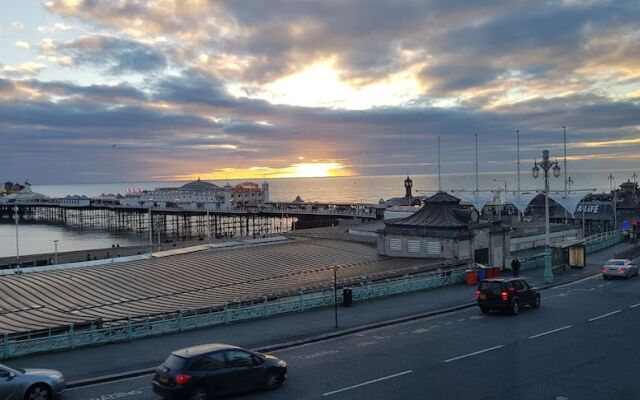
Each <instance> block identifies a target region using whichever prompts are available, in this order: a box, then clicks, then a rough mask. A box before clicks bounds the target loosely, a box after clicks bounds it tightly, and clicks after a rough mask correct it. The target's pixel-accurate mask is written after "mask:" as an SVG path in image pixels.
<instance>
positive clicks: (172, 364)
mask: <svg viewBox="0 0 640 400" xmlns="http://www.w3.org/2000/svg"><path fill="white" fill-rule="evenodd" d="M185 361H186V360H185V359H184V358H182V357H178V356H176V355H173V354H171V355H170V356H169V358H167V359H166V360H165V362H164V363H163V364H162V366H163V367H166V368H168V369H169V370H171V371H177V370H179V369H181V368H182V367H183V366H184V364H185Z"/></svg>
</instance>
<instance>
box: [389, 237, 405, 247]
mask: <svg viewBox="0 0 640 400" xmlns="http://www.w3.org/2000/svg"><path fill="white" fill-rule="evenodd" d="M389 249H391V250H402V240H401V239H389Z"/></svg>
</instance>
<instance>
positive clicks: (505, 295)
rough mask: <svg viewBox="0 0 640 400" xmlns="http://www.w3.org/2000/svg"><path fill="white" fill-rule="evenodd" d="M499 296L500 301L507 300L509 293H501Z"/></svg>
mask: <svg viewBox="0 0 640 400" xmlns="http://www.w3.org/2000/svg"><path fill="white" fill-rule="evenodd" d="M500 295H501V296H502V300H504V301H507V300H509V292H502V293H500Z"/></svg>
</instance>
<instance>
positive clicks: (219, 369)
mask: <svg viewBox="0 0 640 400" xmlns="http://www.w3.org/2000/svg"><path fill="white" fill-rule="evenodd" d="M225 363H226V358H225V355H224V352H217V353H211V354H207V355H205V356H203V357H200V358H199V359H198V360H196V361H194V363H193V364H192V365H191V366H190V367H189V372H190V374H191V375H192V376H193V377H194V378H195V379H197V380H198V381H199V384H202V385H204V386H205V387H206V388H207V391H208V392H209V393H211V394H213V395H219V394H225V393H230V392H231V391H232V389H233V388H232V386H231V384H230V382H229V376H230V375H231V374H232V373H233V371H231V370H229V369H227V368H225Z"/></svg>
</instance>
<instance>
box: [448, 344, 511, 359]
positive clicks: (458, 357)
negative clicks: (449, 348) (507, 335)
mask: <svg viewBox="0 0 640 400" xmlns="http://www.w3.org/2000/svg"><path fill="white" fill-rule="evenodd" d="M502 347H504V344H501V345H499V346H493V347H489V348H488V349H484V350H479V351H474V352H473V353H469V354H463V355H461V356H457V357H453V358H449V359H447V360H444V362H446V363H448V362H451V361H456V360H461V359H463V358H467V357H471V356H475V355H478V354H482V353H486V352H488V351H492V350H497V349H499V348H502Z"/></svg>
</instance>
